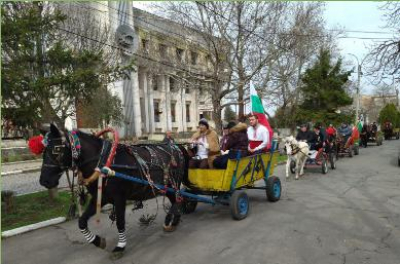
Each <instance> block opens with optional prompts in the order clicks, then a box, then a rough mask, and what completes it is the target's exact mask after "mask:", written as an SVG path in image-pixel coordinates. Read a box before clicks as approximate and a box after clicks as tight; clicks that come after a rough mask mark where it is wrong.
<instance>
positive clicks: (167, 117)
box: [163, 75, 172, 130]
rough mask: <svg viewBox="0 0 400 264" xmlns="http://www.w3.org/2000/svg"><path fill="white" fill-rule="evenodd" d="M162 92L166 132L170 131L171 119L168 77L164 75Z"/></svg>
mask: <svg viewBox="0 0 400 264" xmlns="http://www.w3.org/2000/svg"><path fill="white" fill-rule="evenodd" d="M163 77H164V78H163V79H164V88H165V89H164V91H165V94H164V95H165V120H166V123H165V125H166V130H172V118H171V89H170V87H169V78H170V77H169V76H168V75H164V76H163Z"/></svg>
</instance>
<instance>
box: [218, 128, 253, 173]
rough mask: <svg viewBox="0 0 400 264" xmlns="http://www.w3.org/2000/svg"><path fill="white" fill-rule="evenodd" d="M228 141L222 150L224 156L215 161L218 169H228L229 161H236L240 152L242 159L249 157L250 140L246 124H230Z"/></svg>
mask: <svg viewBox="0 0 400 264" xmlns="http://www.w3.org/2000/svg"><path fill="white" fill-rule="evenodd" d="M228 127H229V134H228V140H227V142H226V145H225V149H222V151H223V155H221V156H219V157H217V158H216V159H215V160H214V167H215V168H217V169H226V167H227V165H228V160H229V159H235V158H236V157H237V155H238V152H240V156H241V157H245V156H247V149H248V146H249V139H248V137H247V125H246V124H245V123H238V124H236V123H234V122H229V124H228Z"/></svg>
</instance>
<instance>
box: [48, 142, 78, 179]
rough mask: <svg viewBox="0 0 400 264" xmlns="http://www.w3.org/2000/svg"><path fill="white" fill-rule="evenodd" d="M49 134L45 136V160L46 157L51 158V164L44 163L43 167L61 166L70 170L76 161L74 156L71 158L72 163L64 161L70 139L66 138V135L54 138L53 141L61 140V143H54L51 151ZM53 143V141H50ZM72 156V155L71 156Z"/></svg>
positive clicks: (63, 169) (62, 168)
mask: <svg viewBox="0 0 400 264" xmlns="http://www.w3.org/2000/svg"><path fill="white" fill-rule="evenodd" d="M47 136H48V134H46V136H45V140H46V143H45V146H46V150H45V160H46V158H47V159H49V160H50V162H51V163H50V164H48V163H44V164H43V167H48V168H60V169H61V170H62V171H65V170H68V169H70V168H71V167H72V164H73V163H74V161H73V158H71V163H69V164H66V162H65V161H64V155H65V149H66V148H67V144H68V141H67V140H66V138H65V137H63V136H62V137H58V138H53V139H51V141H61V143H60V144H59V145H54V146H53V147H52V149H51V152H50V151H49V149H48V147H49V142H48V139H47ZM50 143H51V142H50ZM71 157H72V156H71Z"/></svg>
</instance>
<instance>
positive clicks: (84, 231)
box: [81, 228, 96, 243]
mask: <svg viewBox="0 0 400 264" xmlns="http://www.w3.org/2000/svg"><path fill="white" fill-rule="evenodd" d="M81 233H82V234H83V235H84V236H85V238H86V240H87V241H88V242H89V243H92V242H93V241H94V239H95V238H96V236H95V235H93V233H92V232H90V230H89V229H88V228H85V229H81Z"/></svg>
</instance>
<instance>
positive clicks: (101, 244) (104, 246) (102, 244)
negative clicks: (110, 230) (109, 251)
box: [99, 237, 107, 249]
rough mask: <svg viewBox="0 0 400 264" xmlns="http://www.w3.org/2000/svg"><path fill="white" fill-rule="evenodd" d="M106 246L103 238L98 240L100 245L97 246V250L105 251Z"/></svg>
mask: <svg viewBox="0 0 400 264" xmlns="http://www.w3.org/2000/svg"><path fill="white" fill-rule="evenodd" d="M106 246H107V243H106V239H105V238H103V237H101V238H100V244H99V248H101V249H105V248H106Z"/></svg>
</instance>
